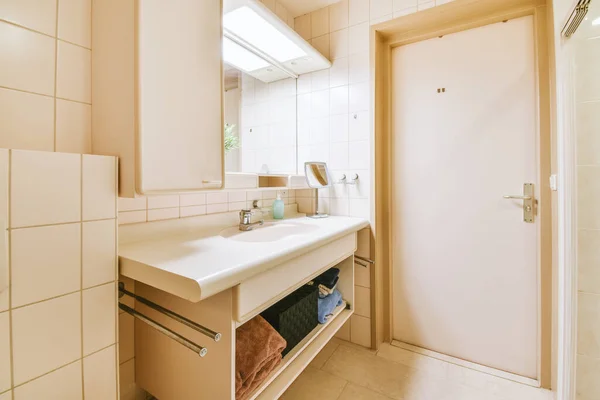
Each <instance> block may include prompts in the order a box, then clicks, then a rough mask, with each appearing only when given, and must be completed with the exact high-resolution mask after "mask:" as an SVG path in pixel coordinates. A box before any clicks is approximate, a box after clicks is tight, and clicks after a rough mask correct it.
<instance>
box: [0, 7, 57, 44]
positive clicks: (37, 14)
mask: <svg viewBox="0 0 600 400" xmlns="http://www.w3.org/2000/svg"><path fill="white" fill-rule="evenodd" d="M0 19H3V20H6V21H10V22H12V23H15V24H17V25H21V26H24V27H26V28H29V29H33V30H34V31H38V32H42V33H45V34H46V35H50V36H55V35H56V0H0Z"/></svg>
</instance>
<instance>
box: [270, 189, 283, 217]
mask: <svg viewBox="0 0 600 400" xmlns="http://www.w3.org/2000/svg"><path fill="white" fill-rule="evenodd" d="M284 210H285V204H284V203H283V200H281V193H279V192H277V199H275V201H274V202H273V218H274V219H283V213H284Z"/></svg>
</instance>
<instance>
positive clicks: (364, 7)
mask: <svg viewBox="0 0 600 400" xmlns="http://www.w3.org/2000/svg"><path fill="white" fill-rule="evenodd" d="M348 20H349V21H348V22H349V25H350V26H353V25H357V24H360V23H361V22H365V21H368V20H369V0H349V4H348Z"/></svg>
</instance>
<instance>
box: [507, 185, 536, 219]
mask: <svg viewBox="0 0 600 400" xmlns="http://www.w3.org/2000/svg"><path fill="white" fill-rule="evenodd" d="M534 195H535V193H534V191H533V183H524V184H523V194H522V195H520V194H519V195H512V194H507V195H504V196H502V197H503V198H505V199H507V200H523V221H525V222H527V223H529V224H531V223H533V221H534V220H535V211H536V210H535V205H536V203H537V201H536V200H535V198H534Z"/></svg>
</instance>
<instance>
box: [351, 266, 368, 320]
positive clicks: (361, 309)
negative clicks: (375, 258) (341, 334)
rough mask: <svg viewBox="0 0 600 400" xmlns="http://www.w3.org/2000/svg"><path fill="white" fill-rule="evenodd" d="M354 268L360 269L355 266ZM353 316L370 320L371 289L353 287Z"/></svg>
mask: <svg viewBox="0 0 600 400" xmlns="http://www.w3.org/2000/svg"><path fill="white" fill-rule="evenodd" d="M356 268H362V267H360V266H356ZM354 314H355V315H361V316H363V317H367V318H371V289H369V288H365V287H362V286H355V287H354Z"/></svg>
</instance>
